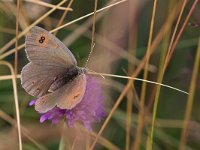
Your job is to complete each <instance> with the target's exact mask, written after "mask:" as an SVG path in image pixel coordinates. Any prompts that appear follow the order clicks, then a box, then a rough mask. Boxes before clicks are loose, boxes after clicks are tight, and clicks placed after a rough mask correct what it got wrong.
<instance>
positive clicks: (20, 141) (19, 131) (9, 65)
mask: <svg viewBox="0 0 200 150" xmlns="http://www.w3.org/2000/svg"><path fill="white" fill-rule="evenodd" d="M0 65H6V66H7V67H8V68H9V69H10V72H11V74H12V75H13V78H12V82H13V90H14V102H15V111H16V117H17V130H18V138H19V139H18V140H19V149H20V150H22V136H21V124H20V114H19V103H18V94H17V83H16V82H17V81H16V75H15V71H14V69H13V67H12V65H11V64H10V63H8V62H5V61H0Z"/></svg>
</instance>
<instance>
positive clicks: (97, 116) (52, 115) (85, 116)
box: [29, 75, 105, 130]
mask: <svg viewBox="0 0 200 150" xmlns="http://www.w3.org/2000/svg"><path fill="white" fill-rule="evenodd" d="M86 77H87V85H86V90H85V94H84V96H83V99H82V100H81V102H80V103H78V104H77V105H76V106H75V107H74V108H72V109H70V110H69V109H60V108H58V107H54V108H53V109H51V110H49V111H48V112H46V113H44V114H41V117H40V122H41V123H43V122H44V121H45V120H51V121H52V123H53V124H55V123H57V122H58V121H59V120H61V119H62V118H65V119H66V121H67V123H68V125H69V126H70V127H73V124H74V122H75V121H81V122H82V123H83V124H84V126H85V127H86V128H87V129H88V130H92V128H91V124H92V123H93V122H95V121H100V120H101V118H102V117H104V116H105V110H104V104H103V103H104V96H103V93H102V89H101V85H100V83H99V82H98V79H97V78H96V77H92V76H89V75H86ZM36 101H37V100H32V101H31V102H30V103H29V105H30V106H32V105H34V104H35V102H36Z"/></svg>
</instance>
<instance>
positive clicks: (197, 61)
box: [179, 38, 200, 150]
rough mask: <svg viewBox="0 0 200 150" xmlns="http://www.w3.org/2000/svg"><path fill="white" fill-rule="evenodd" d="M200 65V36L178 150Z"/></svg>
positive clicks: (180, 149)
mask: <svg viewBox="0 0 200 150" xmlns="http://www.w3.org/2000/svg"><path fill="white" fill-rule="evenodd" d="M199 66H200V38H199V43H198V49H197V54H196V58H195V64H194V69H193V73H192V79H191V83H190V91H189V93H190V95H189V96H188V100H187V105H186V111H185V120H184V125H183V131H182V134H181V140H180V145H179V150H184V149H185V143H186V138H187V135H186V133H187V129H188V125H189V121H190V116H191V112H192V106H193V99H194V94H195V86H196V81H197V76H198V73H199V72H198V69H199Z"/></svg>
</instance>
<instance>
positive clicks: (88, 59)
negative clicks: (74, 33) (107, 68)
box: [85, 43, 95, 68]
mask: <svg viewBox="0 0 200 150" xmlns="http://www.w3.org/2000/svg"><path fill="white" fill-rule="evenodd" d="M94 47H95V43H94V44H93V45H92V48H91V50H90V53H89V55H88V58H87V60H86V63H85V68H86V67H87V65H88V62H89V60H90V57H91V54H92V52H93V50H94Z"/></svg>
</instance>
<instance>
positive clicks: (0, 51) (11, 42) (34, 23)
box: [0, 0, 67, 54]
mask: <svg viewBox="0 0 200 150" xmlns="http://www.w3.org/2000/svg"><path fill="white" fill-rule="evenodd" d="M66 1H67V0H62V1H61V2H60V3H59V4H58V5H56V6H55V7H54V8H52V9H51V10H49V11H48V12H47V13H45V14H44V15H43V16H41V17H40V18H39V19H37V20H36V21H35V22H33V23H32V24H31V25H30V26H28V27H27V28H26V29H25V30H23V31H22V32H21V33H20V34H19V36H18V39H19V38H21V37H22V36H24V35H25V34H26V33H27V32H28V31H29V30H30V29H31V28H32V27H33V26H35V25H37V24H38V23H40V22H41V21H42V20H43V19H44V18H46V17H47V16H49V14H51V13H52V12H54V11H55V10H56V9H57V8H58V7H59V6H61V5H62V4H64V3H65V2H66ZM15 42H16V39H15V38H14V39H12V40H10V41H9V42H8V43H7V44H6V45H4V46H3V47H2V48H1V49H0V54H2V53H3V52H4V51H6V50H7V49H8V48H9V47H10V46H12V45H13V44H14V43H15Z"/></svg>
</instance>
